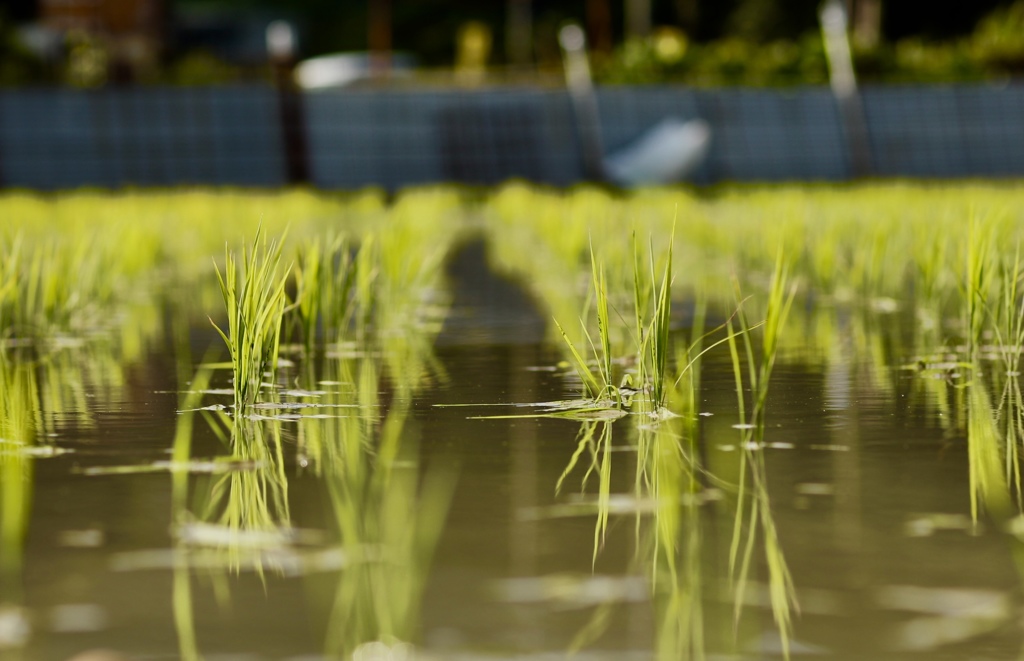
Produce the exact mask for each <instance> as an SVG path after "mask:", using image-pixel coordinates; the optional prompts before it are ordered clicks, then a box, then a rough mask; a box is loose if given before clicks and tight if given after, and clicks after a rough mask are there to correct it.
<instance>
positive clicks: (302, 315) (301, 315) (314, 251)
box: [291, 235, 356, 356]
mask: <svg viewBox="0 0 1024 661" xmlns="http://www.w3.org/2000/svg"><path fill="white" fill-rule="evenodd" d="M355 273H356V270H355V266H354V260H353V257H352V253H351V251H350V249H349V245H348V241H347V240H346V238H345V237H344V236H331V235H328V236H327V237H325V238H324V239H323V240H321V238H320V237H314V238H311V239H308V240H307V241H306V242H305V244H304V245H303V246H302V248H301V249H300V250H299V252H298V255H297V257H296V260H295V267H294V276H295V290H296V291H295V299H294V303H293V304H292V306H291V310H292V317H293V325H294V327H295V329H296V330H295V332H296V333H297V334H298V336H299V338H300V339H301V342H302V347H303V349H304V351H305V354H306V355H307V356H310V355H312V351H313V347H314V344H315V341H316V335H317V329H318V328H321V329H322V332H323V334H324V337H325V338H327V339H328V341H335V342H336V341H339V340H340V339H341V334H342V333H343V332H344V331H345V330H347V328H348V325H349V323H350V320H351V316H352V310H353V308H354V301H353V300H352V290H353V283H354V281H355Z"/></svg>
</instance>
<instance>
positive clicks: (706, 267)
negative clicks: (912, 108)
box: [489, 183, 1022, 348]
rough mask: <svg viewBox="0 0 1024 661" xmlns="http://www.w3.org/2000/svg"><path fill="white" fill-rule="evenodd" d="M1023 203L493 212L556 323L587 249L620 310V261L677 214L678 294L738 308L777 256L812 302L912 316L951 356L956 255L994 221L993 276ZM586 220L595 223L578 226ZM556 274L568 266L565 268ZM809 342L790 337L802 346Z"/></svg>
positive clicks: (763, 196)
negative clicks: (733, 293) (778, 250)
mask: <svg viewBox="0 0 1024 661" xmlns="http://www.w3.org/2000/svg"><path fill="white" fill-rule="evenodd" d="M1020 201H1021V194H1020V192H1019V191H1017V190H1015V189H1014V188H1012V187H1007V186H1000V185H977V184H967V185H949V186H944V187H942V188H934V187H929V186H925V185H913V184H902V183H895V184H872V185H865V186H849V187H842V188H821V187H812V186H802V187H801V186H789V187H772V188H770V189H759V188H750V187H747V188H739V187H737V188H729V189H722V190H719V191H715V192H714V194H713V195H708V196H705V197H696V196H694V195H693V194H691V193H687V192H685V191H683V192H680V191H677V190H668V189H651V190H645V191H640V192H638V193H635V194H633V195H631V196H629V197H619V198H615V197H612V196H609V195H606V194H605V195H604V196H603V197H602V194H600V193H595V192H594V191H590V190H581V191H569V192H565V193H558V192H551V191H545V190H540V189H530V188H527V187H525V186H522V185H514V186H510V187H506V188H505V189H502V190H500V191H498V192H497V193H496V194H495V195H494V196H493V198H492V199H491V200H490V201H489V205H490V208H492V209H493V210H494V216H495V218H496V220H495V222H494V223H492V228H493V231H494V232H495V233H496V234H495V238H494V241H493V245H494V246H495V248H496V249H495V250H494V251H493V252H494V254H495V256H496V259H497V261H498V264H499V267H500V268H502V269H504V270H508V271H510V272H514V273H518V274H520V275H521V276H522V277H524V278H525V279H529V278H531V277H532V276H531V275H530V274H531V273H534V274H536V277H537V279H538V280H540V282H538V283H537V284H535V285H533V286H532V288H533V290H534V292H535V293H536V294H538V296H539V298H540V299H541V300H542V301H543V302H545V304H547V305H548V306H549V310H550V311H553V314H554V316H555V317H557V318H559V319H562V318H567V317H566V314H565V313H564V312H562V310H571V309H574V308H575V309H578V307H579V306H578V300H579V296H578V294H576V295H575V296H573V292H574V288H573V287H571V286H567V285H571V283H573V282H576V281H577V278H576V276H577V275H580V276H581V275H582V274H583V273H584V272H585V270H586V269H585V259H586V256H587V252H588V250H587V248H586V246H587V242H588V240H589V241H591V242H592V243H593V249H594V251H595V252H597V253H598V254H600V255H601V256H602V262H603V263H604V264H605V267H606V269H607V271H608V282H609V290H610V293H611V300H612V301H613V302H614V301H616V300H617V299H616V292H617V286H618V284H619V279H620V278H621V274H620V273H619V269H618V268H617V257H616V256H617V255H619V254H622V253H623V249H622V247H623V246H626V245H628V237H629V235H630V234H631V233H632V232H636V231H646V232H649V233H650V234H653V235H662V236H665V235H667V234H668V233H669V230H670V222H671V219H672V218H674V217H675V216H676V215H677V214H678V217H679V219H680V223H681V225H680V226H681V227H682V228H684V229H683V231H682V232H681V233H680V235H679V237H678V240H677V241H676V242H675V245H674V250H675V252H676V255H677V258H676V261H677V263H679V261H680V260H681V261H682V263H685V264H686V265H687V268H686V269H683V270H679V269H677V272H678V273H679V274H680V276H681V277H679V278H677V279H676V281H675V285H674V289H675V290H676V291H677V292H678V291H680V290H683V289H686V290H689V291H695V292H703V294H704V295H705V296H706V297H707V300H709V301H710V302H712V303H713V304H714V306H715V307H717V308H719V309H728V308H729V307H731V302H730V301H729V298H728V297H727V296H725V295H723V294H724V293H725V292H729V291H730V290H731V281H732V279H733V278H734V277H738V278H739V279H740V280H741V282H743V283H744V286H745V287H749V286H751V285H756V284H758V283H757V282H756V279H757V278H758V277H760V274H762V273H770V272H771V271H772V264H773V263H774V259H775V254H774V252H775V247H777V246H781V247H782V248H783V249H784V250H785V251H786V254H788V255H791V260H792V261H791V267H792V270H793V273H794V275H795V276H796V277H797V279H799V280H800V281H801V282H804V283H807V284H808V285H809V286H810V287H813V288H814V289H813V290H812V291H811V295H812V296H813V297H814V299H815V301H816V302H826V303H830V304H835V305H840V306H843V307H851V306H852V307H853V308H856V309H861V310H864V311H866V312H868V313H871V314H890V313H891V312H892V311H894V310H899V309H901V308H904V307H906V306H915V307H916V308H917V309H918V311H919V312H918V316H919V318H920V319H921V323H920V325H921V326H922V327H923V328H929V329H932V333H931V335H930V338H925V339H929V341H935V342H938V343H940V344H941V343H942V342H944V341H949V339H950V338H952V337H956V336H958V335H959V334H960V333H963V332H964V331H963V329H962V328H959V327H955V326H956V325H955V324H951V323H950V322H949V321H948V320H949V319H961V318H962V315H963V312H964V309H963V307H962V305H963V303H962V302H963V301H964V300H965V299H964V297H963V296H962V286H963V280H962V278H961V277H960V275H961V273H962V272H963V262H962V259H961V255H962V254H963V253H962V252H961V251H960V250H958V249H954V247H956V246H962V245H967V244H968V243H970V241H971V225H970V224H969V223H966V222H965V219H968V218H970V217H971V216H972V215H973V216H976V217H978V218H984V219H986V220H985V224H987V225H988V226H989V229H988V230H986V231H987V233H988V234H989V235H990V236H991V239H990V244H991V246H992V250H991V251H990V254H988V255H987V256H986V258H985V261H988V262H990V263H991V260H992V259H996V258H998V257H999V255H1000V254H1001V255H1004V256H1005V255H1006V254H1007V250H1006V248H1007V247H1009V248H1010V249H1011V250H1012V246H1014V245H1016V242H1017V240H1019V239H1020V238H1021V235H1022V230H1021V227H1022V224H1021V223H1020V222H1019V221H1020V220H1021V218H1020V213H1019V212H1017V211H1014V210H1015V209H1019V208H1021V205H1020ZM581 211H582V212H585V213H588V214H589V217H587V218H585V219H584V220H582V221H581V220H579V218H580V217H581V216H583V213H581ZM552 218H558V221H557V222H555V221H552V220H551V219H552ZM979 226H980V224H979ZM505 244H507V246H506V245H505ZM530 245H532V246H533V248H532V249H528V248H526V246H530ZM503 246H505V247H503ZM530 250H532V253H533V254H530V252H529V251H530ZM517 261H518V263H519V264H521V265H517ZM544 262H549V264H545V263H544ZM557 264H561V265H562V266H559V267H558V268H557V269H556V268H554V266H553V265H557ZM989 284H992V283H989ZM984 294H985V295H986V296H991V294H992V291H988V292H984ZM614 307H615V305H614V304H613V309H614ZM908 319H913V317H912V316H908ZM566 330H567V331H568V332H569V333H570V336H571V339H572V340H573V342H574V343H576V344H577V345H581V346H585V344H586V340H585V338H584V337H582V336H574V335H573V329H571V328H569V329H566ZM960 337H963V336H960ZM804 340H805V338H803V337H800V336H798V335H794V336H792V337H790V338H783V342H784V344H790V343H792V345H794V346H796V345H797V344H798V343H800V344H803V342H804ZM612 343H613V346H614V345H616V340H615V334H614V333H613V339H612ZM823 348H827V347H823Z"/></svg>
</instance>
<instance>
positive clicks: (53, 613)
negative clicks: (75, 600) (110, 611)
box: [50, 604, 110, 633]
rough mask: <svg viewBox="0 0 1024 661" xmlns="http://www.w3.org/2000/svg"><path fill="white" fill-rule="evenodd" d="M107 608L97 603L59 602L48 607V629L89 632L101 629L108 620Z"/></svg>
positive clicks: (57, 631)
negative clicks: (57, 604) (59, 603)
mask: <svg viewBox="0 0 1024 661" xmlns="http://www.w3.org/2000/svg"><path fill="white" fill-rule="evenodd" d="M109 619H110V618H109V617H108V616H107V609H105V608H103V607H102V606H100V605H99V604H61V605H59V606H54V607H53V608H51V609H50V631H52V632H54V633H91V632H94V631H103V630H104V629H106V628H107V624H108V621H109Z"/></svg>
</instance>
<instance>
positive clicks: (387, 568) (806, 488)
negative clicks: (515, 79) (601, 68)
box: [0, 247, 1024, 661]
mask: <svg viewBox="0 0 1024 661" xmlns="http://www.w3.org/2000/svg"><path fill="white" fill-rule="evenodd" d="M448 273H449V278H448V279H449V286H450V292H451V297H452V306H451V309H450V311H449V314H448V316H447V319H446V320H445V322H444V327H443V328H442V329H441V331H440V333H439V334H438V335H437V336H436V339H434V340H432V341H431V342H430V343H428V346H427V347H422V346H418V345H416V342H415V340H414V339H410V338H402V341H395V342H392V343H390V344H386V345H385V348H384V349H383V350H382V351H380V352H378V353H374V354H373V355H360V354H359V353H358V352H356V351H348V350H346V349H345V348H344V347H340V348H334V349H325V350H323V351H322V352H320V354H318V356H317V357H316V359H311V360H303V359H302V358H300V357H294V360H293V361H292V364H291V365H290V367H288V368H287V369H285V370H283V373H282V374H281V375H279V386H280V388H279V391H280V395H279V397H278V398H277V400H276V402H277V405H276V406H275V407H273V408H271V407H268V408H267V409H266V415H265V416H262V417H260V416H254V418H258V419H252V420H247V421H243V422H242V423H240V424H239V425H236V426H235V427H229V426H225V425H224V423H223V422H217V414H218V411H217V410H216V408H214V409H211V410H207V411H196V410H193V409H198V408H201V407H217V406H218V404H221V405H222V404H224V403H227V402H228V401H229V398H228V397H226V396H225V395H224V394H223V392H226V391H225V390H224V389H226V388H229V384H228V381H227V376H225V375H224V374H223V373H222V372H218V371H216V370H215V371H213V372H212V373H210V374H208V378H210V379H211V381H210V383H209V384H204V383H201V380H202V379H203V378H205V377H203V376H202V375H203V373H204V372H203V370H202V368H201V365H202V364H203V363H204V360H206V359H205V358H204V354H205V352H206V348H207V347H208V346H217V344H218V343H219V342H220V339H219V338H218V337H217V336H216V334H215V333H214V332H213V331H212V330H211V329H208V328H207V326H206V325H204V324H201V323H196V324H194V325H193V327H192V328H191V329H190V331H189V333H188V340H187V341H186V342H184V343H182V342H181V341H177V342H175V341H174V340H173V339H172V335H173V333H170V332H167V333H164V334H163V335H162V336H161V337H165V339H163V340H160V341H155V342H153V343H152V344H151V345H150V346H149V347H148V348H147V349H146V350H145V351H144V352H143V353H142V354H141V355H140V358H138V359H136V360H134V361H133V362H131V364H128V365H121V366H119V367H116V368H115V367H112V366H111V365H110V362H111V359H109V358H106V357H104V356H103V354H102V351H99V350H91V351H90V350H86V349H83V348H81V347H68V348H67V349H66V350H63V352H62V354H63V355H66V356H67V357H68V358H67V361H66V363H67V364H62V365H60V366H55V365H53V362H54V361H51V362H50V363H49V364H48V366H47V365H41V364H39V363H33V365H32V369H31V374H24V373H21V372H19V371H18V364H17V361H16V360H15V361H12V362H11V364H9V365H7V366H6V367H5V370H7V371H6V376H5V379H6V383H5V387H8V388H22V387H24V388H26V390H28V391H31V392H33V393H37V394H38V396H33V395H27V399H26V405H25V406H26V407H28V408H29V409H31V416H32V418H33V421H31V422H30V423H29V424H31V426H33V428H35V429H36V430H37V431H38V434H37V437H36V438H35V441H34V447H36V448H38V450H37V451H34V452H25V451H21V452H10V451H7V452H5V456H4V463H3V464H0V465H2V466H3V470H4V472H3V474H2V477H0V479H2V480H3V482H2V489H3V491H2V495H3V501H2V502H3V504H4V507H3V510H2V511H0V516H2V517H3V520H2V525H0V533H2V542H0V543H2V545H3V546H2V547H0V551H2V555H0V558H2V559H3V563H2V565H0V571H2V572H3V574H2V583H0V586H2V589H3V593H2V595H0V602H3V610H2V611H0V657H2V658H4V659H8V658H10V659H18V660H23V661H51V660H61V659H68V658H70V657H73V656H74V655H75V654H78V653H80V652H82V651H84V650H89V649H95V648H108V649H113V650H118V651H119V652H120V653H123V654H124V655H126V656H127V658H130V659H178V658H183V659H199V658H203V659H208V660H211V661H213V660H217V659H220V660H223V661H226V660H228V659H230V660H232V661H243V660H250V659H251V660H257V659H267V660H269V659H290V660H293V661H298V660H299V659H302V660H303V661H312V660H314V659H326V658H356V659H411V658H417V659H419V658H422V659H467V660H468V659H558V658H566V657H567V656H568V654H569V653H570V651H575V657H573V658H576V659H587V660H589V659H655V658H657V659H679V658H694V659H702V658H707V659H771V658H782V657H784V656H786V655H787V654H788V655H789V656H790V657H795V658H832V659H903V658H927V659H965V658H971V659H1006V658H1018V657H1019V655H1020V654H1021V653H1022V643H1024V637H1022V635H1021V634H1022V631H1021V577H1022V574H1021V572H1022V571H1024V569H1022V567H1024V565H1022V564H1020V562H1021V560H1022V559H1024V556H1022V555H1021V552H1022V549H1021V545H1020V542H1019V541H1018V539H1017V538H1016V537H1015V536H1014V535H1013V534H1011V533H1012V530H1013V526H1014V525H1015V524H1016V523H1017V519H1014V518H1012V517H1010V516H1002V517H987V516H986V515H985V513H984V512H985V510H986V507H988V508H989V509H991V510H993V511H1000V510H999V508H1000V505H999V504H998V503H996V504H993V502H992V501H993V500H998V499H999V498H1000V496H999V493H998V489H997V488H996V487H993V486H992V485H991V484H990V483H989V484H988V486H986V485H985V484H982V485H981V486H979V485H978V484H977V482H978V481H979V480H980V481H982V482H984V481H985V480H987V479H988V480H990V478H991V476H988V477H987V478H986V477H985V475H984V471H981V472H980V473H979V472H978V471H972V470H971V467H972V466H977V464H978V462H979V461H980V462H984V459H983V458H981V459H979V458H978V457H977V456H975V455H973V454H972V450H971V448H970V447H969V446H968V443H967V439H966V436H965V434H964V431H963V429H964V426H963V421H962V420H961V419H960V418H962V417H963V415H964V414H963V412H962V411H963V407H964V406H966V402H965V396H964V395H963V390H962V389H960V390H958V389H957V388H956V387H955V386H956V378H957V375H953V374H950V373H949V372H950V370H952V369H953V368H948V369H946V371H942V370H939V371H936V370H922V369H916V370H915V369H911V368H907V367H906V366H907V365H913V364H914V363H915V361H917V360H919V358H918V353H919V352H920V351H921V348H919V347H917V348H915V347H912V346H909V344H910V343H906V342H901V341H900V340H899V338H895V339H893V338H892V337H889V336H885V335H884V333H880V335H879V336H880V337H883V340H884V341H882V342H881V343H882V344H884V345H885V348H884V350H883V351H872V350H870V346H871V343H870V342H867V343H865V342H863V341H862V338H863V328H862V326H861V325H860V323H861V322H859V321H858V320H856V319H854V318H852V317H844V315H842V314H840V313H839V312H837V311H836V310H834V309H822V310H806V311H804V314H805V317H804V318H805V319H808V320H813V319H814V318H815V316H816V315H826V316H830V317H832V318H833V322H834V325H835V330H834V332H835V337H836V342H834V343H833V345H832V347H831V348H830V349H829V350H828V351H825V352H823V351H822V350H820V349H805V350H800V349H799V348H792V347H790V348H787V349H786V350H784V351H782V352H781V353H780V354H779V357H778V362H777V364H776V368H775V371H774V373H773V374H772V380H771V389H770V394H769V402H768V405H767V409H766V410H767V413H766V426H765V430H764V437H763V441H760V442H756V443H753V444H750V443H749V442H747V444H746V445H745V441H744V438H745V437H744V435H743V432H744V430H742V429H737V428H735V425H736V424H737V423H738V422H740V421H739V419H738V417H737V410H736V402H737V399H736V391H735V381H734V376H733V372H732V366H731V363H730V361H729V358H728V354H727V352H724V353H723V352H717V353H714V352H711V353H709V354H708V355H707V357H706V359H705V361H704V363H703V365H702V370H701V382H700V388H699V396H698V399H697V403H696V414H697V415H695V416H690V417H689V418H687V420H686V421H682V422H678V423H676V422H674V421H667V422H665V423H663V424H660V425H654V424H650V425H646V424H643V422H642V421H641V422H639V423H638V422H637V421H636V420H634V419H633V418H632V416H630V417H627V418H623V419H620V420H614V421H603V420H593V421H579V420H573V419H558V418H543V417H518V416H519V415H520V414H524V413H529V412H530V410H528V409H522V408H519V407H510V406H509V404H513V403H520V404H525V403H533V402H548V401H555V400H563V399H566V398H570V397H574V396H575V395H576V392H577V390H578V382H575V381H574V380H573V379H572V378H570V377H568V376H567V374H566V373H567V372H568V371H570V370H569V368H567V367H566V366H565V365H564V364H563V363H562V362H561V361H562V360H563V356H562V354H561V353H560V352H559V350H558V347H557V346H555V345H553V344H552V343H550V342H549V341H547V340H546V339H545V338H547V337H549V336H548V335H547V333H546V325H547V324H546V320H545V319H544V318H543V317H542V316H541V315H540V314H539V313H538V312H537V311H536V310H535V309H534V307H533V305H532V304H531V301H530V299H529V297H528V296H527V295H526V294H525V293H524V290H523V289H521V288H520V287H519V286H518V285H517V284H516V283H512V282H508V281H505V280H502V279H500V278H498V277H496V276H494V275H492V274H490V273H488V272H487V269H486V266H485V264H484V258H483V256H482V254H481V252H480V250H479V248H478V247H470V248H468V249H466V250H464V251H463V252H462V253H461V254H460V255H458V256H456V257H455V258H454V259H453V260H452V261H451V263H450V264H449V266H448ZM687 309H688V308H687V306H686V305H685V304H684V302H682V301H680V302H679V305H678V306H677V310H679V311H678V312H677V313H676V316H675V322H674V325H675V326H676V327H678V328H679V332H685V330H686V326H687V325H688V324H689V323H690V321H689V318H688V313H687ZM885 319H886V318H885V315H884V314H879V315H878V316H876V317H875V318H873V321H872V323H873V324H875V327H878V326H884V324H885V323H886V321H885ZM429 344H432V346H429ZM185 347H189V351H188V352H187V354H188V355H190V358H188V363H187V369H183V368H182V367H181V366H180V361H181V359H182V355H183V354H185ZM866 347H867V348H866ZM396 365H399V367H396ZM410 371H411V372H414V373H415V374H417V375H418V377H422V376H424V375H426V376H425V377H424V378H417V380H416V383H415V385H413V384H412V383H403V382H402V379H401V378H400V377H398V376H396V375H397V374H399V373H407V372H410ZM183 373H184V376H182V374H183ZM199 391H202V392H199ZM189 392H193V393H196V392H198V393H199V394H202V397H201V398H198V397H197V398H195V399H194V400H189V398H188V394H189ZM993 396H994V397H995V396H998V392H995V391H994V392H993ZM993 405H994V404H993ZM7 415H11V412H10V411H8V412H7ZM510 415H515V416H517V417H507V416H510ZM188 425H192V428H191V429H189V427H188ZM218 433H220V434H223V435H224V436H225V438H224V439H222V438H219V437H218ZM667 439H672V441H673V442H672V443H671V449H666V448H667V447H669V446H668V445H667ZM6 447H7V446H6V445H5V448H6ZM225 447H230V448H232V450H231V451H230V452H226V451H225ZM975 452H976V451H975ZM226 455H230V457H229V458H230V461H228V462H225V461H223V460H221V461H217V460H215V458H216V457H225V456H226ZM569 467H571V470H567V468H569ZM972 480H973V482H972ZM741 485H742V486H741ZM972 493H975V494H977V498H978V499H980V500H981V501H982V502H980V503H978V504H977V506H978V507H979V510H980V514H979V517H978V521H977V522H975V521H974V520H973V519H972ZM986 499H988V502H986ZM1006 505H1007V507H1009V504H1008V503H1006ZM605 517H606V523H605V524H603V525H606V528H603V527H602V524H601V521H602V519H604V518H605ZM780 563H782V564H781V565H780ZM780 567H784V569H785V571H780ZM787 574H788V581H789V582H791V585H788V583H787V580H786V575H787ZM786 618H788V619H789V620H790V621H791V625H788V624H787V623H786V622H785V619H786Z"/></svg>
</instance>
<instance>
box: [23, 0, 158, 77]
mask: <svg viewBox="0 0 1024 661" xmlns="http://www.w3.org/2000/svg"><path fill="white" fill-rule="evenodd" d="M38 2H39V20H40V25H41V27H42V28H43V29H44V30H46V31H49V32H51V33H55V34H57V35H60V36H61V37H62V38H63V39H62V41H63V42H64V47H65V48H66V49H67V55H68V75H69V77H70V79H71V82H77V83H78V84H81V85H83V86H90V85H93V84H100V83H103V82H107V81H109V82H114V83H119V82H132V81H134V80H138V79H142V78H146V77H147V76H148V75H150V74H151V72H153V71H154V70H155V69H156V68H157V65H158V63H159V59H160V55H161V53H162V51H163V48H164V46H165V43H166V38H165V37H166V34H167V24H168V22H167V4H166V2H165V0H38Z"/></svg>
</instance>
